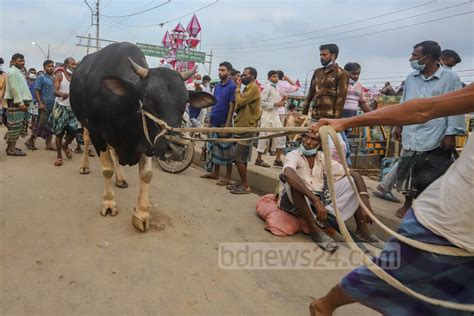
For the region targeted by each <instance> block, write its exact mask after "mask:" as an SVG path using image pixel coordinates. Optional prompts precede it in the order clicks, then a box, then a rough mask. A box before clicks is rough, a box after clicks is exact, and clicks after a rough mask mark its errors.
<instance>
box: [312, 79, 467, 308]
mask: <svg viewBox="0 0 474 316" xmlns="http://www.w3.org/2000/svg"><path fill="white" fill-rule="evenodd" d="M473 111H474V84H471V85H469V86H467V87H466V88H464V89H461V90H457V91H455V92H451V93H448V94H445V95H442V96H438V97H434V98H427V99H414V100H410V101H408V102H406V103H403V104H399V105H393V106H390V107H387V108H383V109H380V110H377V111H374V112H370V113H367V114H364V115H361V116H358V117H352V118H344V119H321V120H320V121H319V122H318V123H317V124H315V125H313V126H311V128H310V130H311V132H313V133H318V132H319V130H320V128H321V127H322V126H325V125H329V126H331V127H333V128H334V129H335V130H336V131H342V130H345V129H347V128H351V127H357V126H370V125H377V124H382V125H388V126H398V125H407V124H418V123H423V122H426V121H428V120H430V119H434V118H437V117H443V116H449V115H456V114H463V113H470V112H473ZM324 133H325V134H326V133H328V131H327V130H326V131H324ZM329 133H331V132H330V131H329ZM325 136H327V134H326V135H325ZM324 138H325V137H323V141H324V142H326V141H327V138H326V139H324ZM473 166H474V140H473V139H472V138H470V139H469V140H468V143H467V145H466V147H465V148H464V151H463V153H462V155H461V157H460V158H459V159H458V160H457V161H456V162H455V163H454V164H453V165H452V166H451V167H450V168H449V169H448V171H447V172H446V173H445V175H443V176H442V177H441V178H439V179H438V180H436V181H435V182H434V183H433V184H431V185H430V186H429V187H428V188H427V189H426V190H425V191H424V192H423V193H422V194H421V195H420V196H419V197H418V198H417V200H416V201H415V203H414V204H413V208H411V209H410V210H409V211H408V212H407V215H406V216H405V217H404V219H403V222H402V224H401V226H400V228H399V230H398V233H399V234H400V235H402V236H405V237H407V238H409V240H405V241H401V240H398V239H394V238H393V239H391V240H390V241H389V242H388V243H387V244H386V248H384V250H383V251H386V252H389V251H392V250H393V249H392V248H391V247H394V246H396V247H397V248H399V249H400V250H399V254H400V260H401V262H400V266H399V268H398V269H395V270H391V271H390V274H388V273H386V272H385V270H383V269H382V268H381V267H380V266H390V263H389V262H382V261H383V260H390V259H388V257H387V256H385V257H384V256H381V257H379V258H376V259H375V260H374V262H373V263H372V262H370V261H369V262H367V261H365V260H364V262H365V263H366V264H367V265H365V266H361V267H359V268H357V269H355V270H353V271H352V272H350V273H349V274H348V275H346V276H345V277H344V278H343V279H342V281H341V282H340V283H339V284H338V285H336V286H335V287H334V288H332V289H331V290H330V291H329V293H328V294H327V295H326V296H324V297H322V298H319V299H316V300H314V301H313V302H312V303H311V305H310V312H311V315H332V313H333V311H334V310H335V309H336V308H338V307H340V306H342V305H346V304H351V303H354V302H359V303H361V304H364V305H366V306H368V307H370V308H373V309H375V310H377V311H378V312H380V313H382V314H384V315H415V314H416V315H429V314H433V315H453V314H455V315H464V314H463V313H462V312H460V311H465V315H471V313H472V311H474V286H472V283H470V280H473V279H474V257H473V256H474V230H473V222H474V213H473V212H472V203H473V202H474V199H473V196H472V188H473V187H474V176H473V174H474V169H473V168H474V167H473ZM328 177H331V175H328ZM338 222H339V219H338ZM342 224H343V223H342ZM339 225H340V226H343V225H341V223H339ZM402 240H403V238H402ZM415 242H420V243H419V245H422V246H425V250H420V249H419V248H420V247H418V245H417V246H416V248H415V247H414V246H410V245H416V243H415ZM349 244H351V243H350V242H349ZM427 244H428V245H427ZM426 246H427V247H426ZM430 246H431V247H433V251H430ZM443 249H445V250H446V253H450V254H451V255H441V254H439V253H440V252H441V253H443V252H442V251H439V250H443ZM435 250H436V251H435ZM456 253H457V255H456ZM392 258H393V257H392ZM379 277H381V278H383V279H384V280H386V281H384V280H382V279H380V278H379ZM397 280H398V281H397ZM422 300H423V301H422ZM427 302H429V303H427Z"/></svg>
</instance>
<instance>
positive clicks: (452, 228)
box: [413, 136, 474, 252]
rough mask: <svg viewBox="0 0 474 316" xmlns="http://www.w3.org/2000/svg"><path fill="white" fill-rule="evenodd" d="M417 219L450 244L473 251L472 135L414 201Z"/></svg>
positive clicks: (473, 155) (473, 145)
mask: <svg viewBox="0 0 474 316" xmlns="http://www.w3.org/2000/svg"><path fill="white" fill-rule="evenodd" d="M413 209H414V211H415V215H416V218H417V219H418V220H419V221H420V223H421V224H422V225H423V226H425V227H426V228H428V229H429V230H431V231H432V232H433V233H435V234H437V235H440V236H442V237H444V238H446V239H447V240H449V241H450V242H451V243H452V244H453V245H456V246H458V247H460V248H463V249H466V250H467V251H471V252H474V137H473V136H470V137H469V139H468V142H467V145H466V146H465V147H464V150H463V151H462V154H461V157H460V158H459V159H458V160H456V161H455V162H454V163H453V164H452V165H451V167H449V169H448V170H447V171H446V173H445V174H444V175H443V176H441V177H440V178H438V179H437V180H436V181H435V182H433V183H432V184H431V185H430V186H429V187H428V188H426V189H425V191H423V193H421V194H420V196H419V197H418V198H417V199H416V200H415V202H414V203H413Z"/></svg>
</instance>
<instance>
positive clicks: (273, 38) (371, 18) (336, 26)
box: [209, 0, 436, 46]
mask: <svg viewBox="0 0 474 316" xmlns="http://www.w3.org/2000/svg"><path fill="white" fill-rule="evenodd" d="M434 2H436V0H434V1H431V2H426V3H422V4H419V5H415V6H411V7H408V8H405V9H400V10H396V11H391V12H388V13H384V14H381V15H376V16H373V17H370V18H366V19H362V20H358V21H353V22H349V23H344V24H339V25H335V26H331V27H326V28H323V29H317V30H313V31H307V32H303V33H297V34H292V35H285V36H278V37H270V38H267V39H259V40H253V41H245V42H240V43H238V44H239V45H240V44H247V43H257V42H267V41H272V40H276V39H283V38H290V37H295V36H301V35H306V34H311V33H317V32H321V31H326V30H330V29H335V28H339V27H343V26H348V25H352V24H357V23H361V22H366V21H370V20H374V19H378V18H381V17H384V16H388V15H392V14H396V13H400V12H403V11H407V10H411V9H415V8H418V7H422V6H425V5H428V4H432V3H434ZM209 45H216V46H228V45H229V43H227V44H225V43H209Z"/></svg>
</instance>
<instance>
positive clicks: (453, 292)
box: [340, 209, 474, 315]
mask: <svg viewBox="0 0 474 316" xmlns="http://www.w3.org/2000/svg"><path fill="white" fill-rule="evenodd" d="M398 233H399V234H401V235H403V236H406V237H409V238H410V239H414V240H418V241H421V242H425V243H429V244H434V245H443V246H450V247H455V246H454V245H453V244H451V243H450V242H449V241H448V240H446V239H445V238H443V237H441V236H439V235H436V234H434V233H433V232H432V231H430V230H429V229H427V228H426V227H424V226H423V225H422V224H421V223H420V222H419V221H418V220H417V218H416V216H415V214H414V212H413V209H410V210H408V212H407V213H406V215H405V217H404V218H403V222H402V224H401V226H400V228H399V229H398ZM398 251H399V255H397V256H394V255H391V253H392V254H393V253H396V252H398ZM395 260H397V262H395ZM398 260H399V261H398ZM373 261H374V262H375V263H376V264H377V265H378V266H380V267H382V268H383V267H396V268H394V269H388V270H387V269H385V268H384V270H385V271H386V272H388V273H389V274H390V275H392V276H393V277H394V278H395V279H397V280H398V281H400V282H401V283H402V284H403V285H405V286H407V287H409V288H410V289H412V290H414V291H416V292H418V293H421V294H423V295H426V296H429V297H432V298H436V299H440V300H445V301H450V302H455V303H462V304H474V285H473V283H472V281H473V280H474V258H473V257H455V256H445V255H438V254H434V253H430V252H426V251H423V250H419V249H416V248H413V247H411V246H408V245H406V244H404V243H403V242H401V241H398V240H397V239H395V238H391V239H390V240H389V241H388V242H387V243H386V244H385V247H384V249H383V250H382V253H381V254H380V256H379V257H376V258H374V259H373ZM397 266H398V267H397ZM340 286H341V288H342V290H343V291H344V293H345V294H347V295H348V296H350V297H351V298H353V299H354V300H356V301H358V302H359V303H361V304H364V305H366V306H369V307H370V308H372V309H375V310H376V311H378V312H380V313H382V314H383V315H471V313H469V312H462V311H457V310H452V309H447V308H444V307H440V306H435V305H431V304H429V303H425V302H423V301H420V300H418V299H416V298H414V297H412V296H409V295H407V294H405V293H402V292H400V291H399V290H397V289H395V288H394V287H392V286H391V285H389V284H388V283H386V282H385V281H383V280H381V279H380V278H379V277H377V276H376V275H374V274H373V273H372V272H371V271H370V270H369V269H368V268H367V267H366V266H361V267H358V268H356V269H355V270H353V271H351V272H350V273H349V274H347V275H346V276H345V277H344V278H343V279H342V281H341V283H340Z"/></svg>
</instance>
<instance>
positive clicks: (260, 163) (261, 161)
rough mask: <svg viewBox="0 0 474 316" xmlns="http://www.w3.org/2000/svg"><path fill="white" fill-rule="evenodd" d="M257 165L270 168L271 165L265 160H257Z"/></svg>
mask: <svg viewBox="0 0 474 316" xmlns="http://www.w3.org/2000/svg"><path fill="white" fill-rule="evenodd" d="M255 165H256V166H260V167H263V168H270V165H269V164H267V163H266V162H265V161H263V160H258V159H257V160H255Z"/></svg>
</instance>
